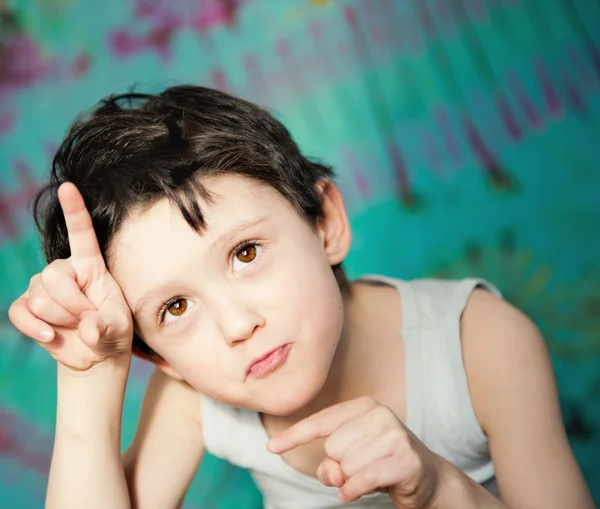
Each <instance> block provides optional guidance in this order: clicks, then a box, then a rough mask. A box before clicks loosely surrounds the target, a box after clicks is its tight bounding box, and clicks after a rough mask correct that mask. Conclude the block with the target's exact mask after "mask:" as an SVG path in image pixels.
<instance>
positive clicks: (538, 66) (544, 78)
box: [534, 58, 564, 116]
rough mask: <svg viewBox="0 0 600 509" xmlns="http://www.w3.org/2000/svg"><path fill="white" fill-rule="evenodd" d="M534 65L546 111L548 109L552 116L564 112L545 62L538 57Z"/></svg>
mask: <svg viewBox="0 0 600 509" xmlns="http://www.w3.org/2000/svg"><path fill="white" fill-rule="evenodd" d="M534 66H535V71H536V75H537V78H538V81H539V85H540V87H541V89H542V95H543V96H544V100H545V102H546V107H547V108H548V111H550V113H551V114H552V115H554V116H559V115H562V114H563V112H564V110H563V105H562V103H561V101H560V98H559V97H558V93H557V92H556V87H555V86H554V84H553V83H552V80H551V79H550V75H549V74H548V69H547V68H546V64H545V63H544V61H543V60H542V59H539V58H538V59H537V60H536V61H535V63H534Z"/></svg>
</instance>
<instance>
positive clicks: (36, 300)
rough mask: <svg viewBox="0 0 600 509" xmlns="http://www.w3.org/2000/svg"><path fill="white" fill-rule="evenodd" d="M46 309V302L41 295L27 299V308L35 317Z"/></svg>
mask: <svg viewBox="0 0 600 509" xmlns="http://www.w3.org/2000/svg"><path fill="white" fill-rule="evenodd" d="M47 309H48V302H47V301H46V299H44V298H41V297H32V298H30V299H29V310H30V311H31V312H32V313H33V314H34V315H35V316H37V317H39V316H40V315H43V314H44V312H45V311H46V310H47Z"/></svg>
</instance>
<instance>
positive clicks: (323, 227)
mask: <svg viewBox="0 0 600 509" xmlns="http://www.w3.org/2000/svg"><path fill="white" fill-rule="evenodd" d="M317 192H318V193H319V194H320V196H321V202H322V204H323V217H321V218H320V219H318V220H317V230H318V234H319V237H320V238H321V242H322V243H323V249H324V250H325V254H326V255H327V258H328V260H329V263H330V265H337V264H338V263H341V262H342V261H344V258H346V256H347V255H348V251H350V244H351V243H352V232H351V230H350V223H349V222H348V216H347V215H346V207H345V206H344V200H343V199H342V195H341V193H340V190H339V189H338V187H337V186H336V185H335V184H334V183H333V182H331V181H330V180H326V179H322V180H320V181H319V182H318V183H317Z"/></svg>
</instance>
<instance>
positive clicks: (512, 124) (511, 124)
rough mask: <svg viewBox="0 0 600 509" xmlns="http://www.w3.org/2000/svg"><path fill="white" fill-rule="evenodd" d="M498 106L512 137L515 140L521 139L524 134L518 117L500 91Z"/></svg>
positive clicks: (507, 130) (497, 100)
mask: <svg viewBox="0 0 600 509" xmlns="http://www.w3.org/2000/svg"><path fill="white" fill-rule="evenodd" d="M496 107H497V108H498V112H499V113H500V117H501V118H502V122H503V123H504V127H505V128H506V132H507V133H508V135H509V136H510V138H511V139H512V140H514V141H518V140H520V139H521V137H522V135H523V133H522V132H521V128H520V127H519V124H518V123H517V119H516V118H515V116H514V115H513V112H512V111H511V109H510V106H509V105H508V102H507V100H506V98H505V97H504V96H503V95H502V94H501V93H500V92H498V93H497V94H496Z"/></svg>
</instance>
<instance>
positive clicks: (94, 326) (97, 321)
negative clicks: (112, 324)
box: [79, 311, 106, 350]
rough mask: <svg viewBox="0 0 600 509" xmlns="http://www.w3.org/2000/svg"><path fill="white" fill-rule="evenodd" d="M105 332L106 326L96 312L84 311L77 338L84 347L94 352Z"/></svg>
mask: <svg viewBox="0 0 600 509" xmlns="http://www.w3.org/2000/svg"><path fill="white" fill-rule="evenodd" d="M105 332H106V325H105V324H104V323H103V321H102V319H101V318H100V314H99V313H98V311H85V312H84V313H83V314H82V315H81V321H80V322H79V338H80V339H81V341H83V343H84V344H85V345H87V346H88V347H90V348H91V349H93V350H95V349H96V348H97V347H98V344H99V343H100V339H101V338H102V337H103V336H104V334H105Z"/></svg>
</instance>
